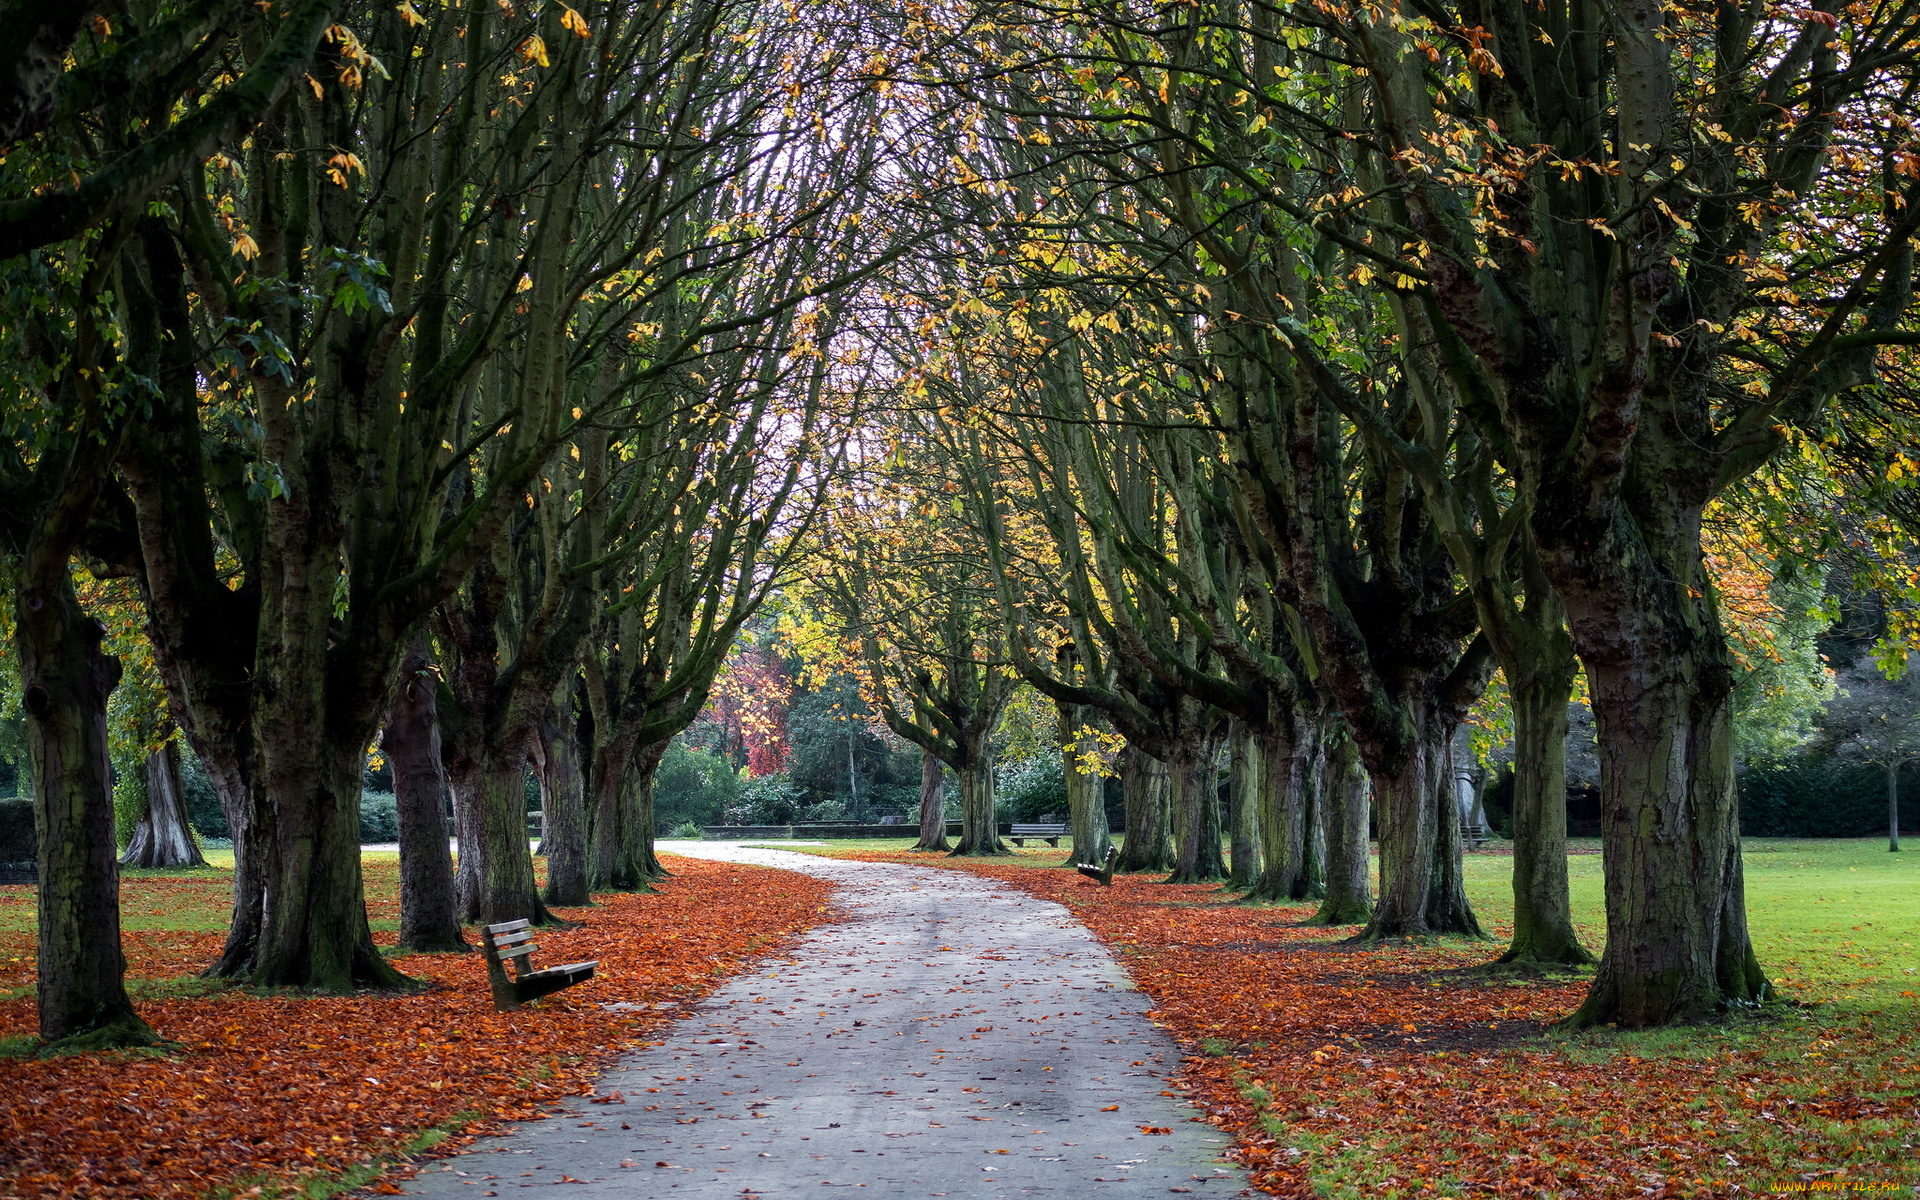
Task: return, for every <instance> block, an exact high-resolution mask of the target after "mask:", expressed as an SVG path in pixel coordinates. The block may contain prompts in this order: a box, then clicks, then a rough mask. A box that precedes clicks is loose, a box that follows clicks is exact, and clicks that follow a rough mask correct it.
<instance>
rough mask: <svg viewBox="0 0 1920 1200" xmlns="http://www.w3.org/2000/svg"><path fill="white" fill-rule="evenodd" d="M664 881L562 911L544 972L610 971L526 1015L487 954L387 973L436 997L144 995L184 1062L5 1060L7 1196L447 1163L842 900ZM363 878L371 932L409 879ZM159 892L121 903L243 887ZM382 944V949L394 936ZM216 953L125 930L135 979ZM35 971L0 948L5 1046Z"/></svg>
mask: <svg viewBox="0 0 1920 1200" xmlns="http://www.w3.org/2000/svg"><path fill="white" fill-rule="evenodd" d="M672 870H673V871H674V875H673V876H672V877H671V878H669V879H667V880H665V881H663V882H662V883H660V884H659V885H657V886H658V888H659V891H658V893H657V894H653V895H619V896H608V897H602V900H603V905H602V906H601V907H596V908H590V909H567V910H563V911H562V912H561V914H560V915H562V916H564V917H565V918H566V919H567V920H569V921H571V922H577V925H576V926H575V927H573V928H566V929H547V930H541V931H540V935H539V941H540V947H541V953H542V955H543V956H544V960H545V961H552V962H567V961H576V960H579V959H588V958H597V959H599V960H600V968H599V971H598V973H597V974H596V976H595V978H594V979H592V980H590V981H589V982H587V983H585V984H582V985H580V986H578V987H574V988H571V989H569V990H567V991H565V992H561V993H559V994H558V995H557V996H554V997H551V998H549V999H547V1000H543V1001H541V1002H539V1003H538V1004H536V1005H534V1006H532V1007H528V1008H523V1009H520V1010H518V1011H516V1012H508V1013H496V1012H494V1011H493V1005H492V1001H491V999H490V993H489V992H488V989H487V981H486V968H485V964H484V963H483V961H482V960H481V957H480V955H479V954H478V953H474V954H463V955H444V954H435V955H405V956H400V957H397V958H396V959H394V963H395V965H396V966H397V967H399V969H400V970H401V971H403V972H405V973H407V974H408V975H411V976H413V977H414V978H416V979H418V980H421V981H422V982H423V983H426V984H428V985H429V986H428V988H427V990H424V991H421V992H418V993H413V994H401V995H391V994H386V995H381V994H360V995H350V996H315V995H306V994H291V993H289V994H256V993H251V992H247V991H242V990H224V991H218V992H215V993H212V994H206V995H197V996H195V995H190V994H189V995H182V996H178V997H174V998H164V999H152V1000H148V1001H137V1002H136V1003H137V1006H138V1008H139V1009H140V1012H141V1014H142V1015H143V1016H145V1017H146V1018H147V1020H148V1021H149V1022H150V1023H152V1024H153V1026H154V1027H155V1028H156V1029H157V1030H159V1031H160V1033H161V1034H162V1035H163V1036H165V1037H167V1038H169V1039H171V1040H172V1041H173V1042H174V1043H176V1047H175V1048H173V1049H171V1050H169V1051H167V1052H164V1053H160V1054H153V1053H144V1052H143V1053H129V1054H87V1055H74V1056H67V1057H58V1058H47V1059H28V1058H10V1059H0V1195H4V1196H7V1197H16V1196H18V1197H39V1196H49V1197H51V1196H60V1197H69V1196H89V1197H101V1198H103V1200H107V1198H113V1200H119V1198H125V1200H135V1198H138V1200H161V1198H165V1197H188V1196H206V1195H210V1194H219V1193H221V1192H223V1191H226V1192H229V1193H233V1192H237V1193H238V1194H240V1195H245V1196H252V1195H261V1196H274V1195H280V1194H285V1193H288V1192H292V1191H295V1190H296V1189H297V1188H298V1187H299V1186H300V1185H301V1183H302V1182H303V1181H304V1180H310V1179H312V1178H314V1177H315V1176H319V1177H322V1178H337V1177H340V1176H342V1174H343V1173H347V1172H352V1173H354V1174H356V1175H361V1176H364V1175H366V1174H368V1173H369V1172H368V1166H367V1164H369V1163H370V1162H371V1161H372V1160H375V1159H377V1158H384V1157H389V1156H394V1155H398V1154H400V1153H401V1152H403V1151H404V1150H406V1149H407V1148H408V1147H409V1146H410V1145H413V1144H414V1143H415V1139H416V1138H417V1136H418V1135H419V1134H420V1133H421V1132H422V1131H425V1130H436V1129H445V1128H448V1127H464V1128H462V1131H461V1132H460V1133H459V1134H458V1135H456V1136H454V1137H451V1138H448V1139H446V1140H443V1141H441V1142H440V1143H439V1146H438V1147H436V1149H441V1150H444V1149H449V1148H452V1147H454V1146H457V1145H461V1144H464V1143H465V1142H467V1141H469V1140H471V1138H473V1137H475V1136H478V1135H479V1134H481V1133H483V1132H485V1131H486V1130H487V1129H489V1128H491V1127H493V1126H495V1125H497V1124H498V1123H499V1122H502V1121H507V1120H523V1119H528V1118H537V1117H540V1116H541V1115H543V1113H544V1111H545V1110H546V1109H547V1107H548V1106H550V1105H552V1104H553V1103H555V1102H557V1101H558V1100H560V1099H561V1098H562V1097H564V1096H566V1095H569V1094H580V1093H584V1092H590V1091H591V1080H592V1078H593V1076H594V1075H595V1074H596V1073H597V1072H598V1070H599V1068H600V1067H601V1066H602V1065H604V1064H605V1063H606V1062H607V1060H609V1059H610V1058H611V1057H613V1056H614V1055H616V1054H618V1053H619V1052H620V1051H622V1050H624V1049H626V1048H628V1047H630V1046H633V1045H635V1044H636V1043H639V1042H642V1041H644V1040H646V1039H647V1038H648V1037H650V1036H653V1035H654V1034H656V1033H657V1032H658V1031H659V1030H660V1028H661V1027H662V1026H663V1025H665V1024H666V1023H667V1022H669V1021H671V1020H672V1019H673V1017H674V1016H675V1014H676V1010H677V1008H678V1007H680V1006H684V1005H686V1004H688V1003H690V1002H692V1001H694V1000H696V999H698V998H699V997H700V996H702V995H704V994H706V993H707V992H708V991H710V990H711V989H712V988H713V986H714V985H715V984H716V983H717V982H718V981H719V980H720V979H722V978H723V977H725V976H727V975H729V974H731V973H734V972H736V971H738V970H740V969H741V968H742V967H744V966H745V965H746V963H747V962H748V961H749V960H750V959H751V958H753V957H756V956H758V955H759V954H762V953H764V952H766V951H768V950H771V949H774V948H776V947H777V946H778V945H779V944H780V943H781V942H782V941H784V940H785V939H788V938H790V937H792V936H794V935H796V934H798V933H800V932H802V931H803V930H805V929H807V928H809V927H811V926H813V925H815V924H817V923H818V922H819V921H820V920H821V919H822V917H823V915H824V914H825V912H826V898H827V894H828V892H829V890H830V885H829V884H827V883H825V882H823V881H820V880H816V879H813V878H811V877H808V876H804V875H799V874H795V873H792V872H787V871H775V870H768V869H765V868H758V867H746V866H740V865H733V864H720V863H709V862H703V861H701V860H697V859H675V860H673V861H672ZM367 875H368V892H369V902H368V911H369V916H370V918H372V919H373V920H374V923H375V927H376V929H377V928H379V926H380V925H381V924H387V923H390V918H392V917H394V916H397V915H398V912H397V909H398V901H397V899H396V894H397V866H396V865H395V864H393V863H392V862H390V861H389V862H386V863H382V862H381V861H380V860H378V859H372V858H370V859H369V861H368V866H367ZM152 882H153V881H151V880H147V879H141V878H138V877H135V878H130V879H129V880H127V881H126V882H125V883H124V884H123V892H124V893H125V894H127V895H128V896H129V897H130V899H131V901H132V907H134V908H135V910H136V911H140V912H142V913H144V914H146V919H147V920H148V921H153V922H158V921H160V920H161V919H162V914H163V913H164V910H165V906H166V904H167V903H174V904H176V905H177V906H179V907H181V908H183V909H186V908H191V907H193V906H194V905H195V904H196V903H197V904H201V905H204V904H205V903H207V902H208V899H209V897H214V898H216V899H217V894H218V893H220V892H221V891H223V890H224V889H225V888H226V887H227V886H229V882H230V877H229V876H226V875H224V874H222V873H218V872H206V873H203V874H200V875H198V876H196V877H180V876H175V877H170V878H168V879H166V880H165V881H164V886H161V887H151V886H150V884H151V883H152ZM196 889H197V890H196ZM5 893H6V894H4V895H0V918H4V917H6V916H13V917H17V916H18V912H17V910H18V908H19V907H20V906H21V905H23V904H24V905H25V906H27V907H28V908H29V909H30V907H31V905H32V902H33V897H32V889H30V888H8V889H5ZM156 897H160V898H159V899H156ZM168 897H170V899H168ZM8 909H13V910H15V911H13V912H11V913H9V912H7V910H8ZM11 924H12V923H8V924H0V929H7V928H10V927H11ZM28 924H29V925H30V922H29V923H28ZM374 940H375V941H376V942H380V943H382V944H385V945H391V944H392V943H393V941H394V935H393V934H392V933H390V932H388V933H378V932H377V933H376V934H375V935H374ZM220 943H221V934H219V933H216V932H205V931H194V930H188V931H182V932H177V933H168V932H165V931H162V930H157V929H149V930H146V931H143V932H136V933H129V934H128V935H127V957H128V961H129V974H130V976H133V977H137V976H142V975H152V976H159V977H164V976H169V975H173V976H177V975H179V974H181V973H183V972H185V971H189V970H196V969H198V968H200V967H203V966H204V965H205V964H206V963H207V962H209V961H210V960H211V959H212V958H213V957H214V956H215V954H217V953H218V951H219V948H220ZM23 963H24V966H23ZM32 963H33V942H32V937H31V934H30V933H19V932H0V987H6V988H9V989H12V990H13V991H14V992H19V991H21V990H23V989H24V991H25V993H26V995H25V997H24V998H14V999H8V1000H0V1039H15V1038H19V1037H21V1036H22V1035H26V1034H30V1033H31V1032H32V1030H33V1025H34V1012H33V1001H32V999H31V984H32ZM136 990H137V991H138V990H140V989H136ZM150 990H158V991H166V990H167V989H164V988H163V989H150ZM180 990H182V991H186V992H191V991H193V990H194V989H191V988H184V989H180ZM609 1005H612V1006H614V1007H606V1006H609ZM353 1182H359V1180H358V1179H355V1180H353ZM383 1188H385V1189H387V1190H391V1188H390V1185H381V1184H375V1190H376V1191H378V1190H382V1189H383Z"/></svg>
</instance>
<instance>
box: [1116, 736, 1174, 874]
mask: <svg viewBox="0 0 1920 1200" xmlns="http://www.w3.org/2000/svg"><path fill="white" fill-rule="evenodd" d="M1120 791H1121V796H1122V799H1123V803H1124V804H1125V806H1126V812H1127V830H1126V837H1125V840H1124V841H1122V842H1121V844H1120V861H1119V862H1118V863H1117V864H1115V868H1114V869H1115V870H1119V871H1170V870H1172V869H1173V822H1172V819H1171V813H1170V811H1169V803H1168V801H1169V796H1168V791H1169V789H1168V779H1167V766H1166V764H1165V763H1163V762H1161V761H1160V760H1159V759H1156V758H1154V757H1153V756H1152V755H1150V754H1148V753H1147V752H1146V751H1144V750H1140V749H1137V748H1135V747H1133V746H1128V747H1126V748H1125V749H1124V750H1122V751H1121V752H1120Z"/></svg>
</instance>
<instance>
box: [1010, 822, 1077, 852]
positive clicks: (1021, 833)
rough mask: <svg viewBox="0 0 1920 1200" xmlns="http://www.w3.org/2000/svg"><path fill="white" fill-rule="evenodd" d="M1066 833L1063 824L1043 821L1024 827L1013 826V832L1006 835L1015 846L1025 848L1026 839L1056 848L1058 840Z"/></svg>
mask: <svg viewBox="0 0 1920 1200" xmlns="http://www.w3.org/2000/svg"><path fill="white" fill-rule="evenodd" d="M1066 832H1067V826H1066V823H1065V822H1060V823H1058V824H1049V823H1047V822H1043V821H1035V822H1031V823H1029V824H1026V825H1015V826H1014V827H1013V832H1012V833H1010V834H1008V835H1007V838H1008V840H1009V841H1011V842H1012V843H1013V844H1014V845H1016V846H1025V845H1026V844H1027V839H1028V838H1039V839H1040V840H1041V841H1043V842H1045V843H1046V844H1047V845H1049V846H1055V847H1057V846H1059V845H1060V839H1061V838H1062V837H1064V836H1065V835H1066Z"/></svg>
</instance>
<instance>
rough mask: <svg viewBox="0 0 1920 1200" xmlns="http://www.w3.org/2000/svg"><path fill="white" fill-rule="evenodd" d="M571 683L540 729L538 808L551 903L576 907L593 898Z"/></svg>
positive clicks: (547, 893)
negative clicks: (552, 717) (552, 716)
mask: <svg viewBox="0 0 1920 1200" xmlns="http://www.w3.org/2000/svg"><path fill="white" fill-rule="evenodd" d="M571 691H572V689H571V688H570V687H569V688H568V689H567V691H566V692H565V693H563V695H562V703H561V705H560V706H559V707H558V709H557V711H556V715H557V718H558V719H557V721H554V722H550V723H548V724H546V725H545V726H544V727H543V728H542V731H541V738H540V741H541V746H542V748H543V753H542V759H543V761H542V763H541V766H540V812H541V822H542V824H543V825H544V826H545V833H544V835H543V836H542V837H541V850H542V851H543V852H544V853H545V854H546V856H547V888H546V891H545V892H544V893H542V896H543V898H544V899H545V900H546V902H547V903H548V904H550V905H555V906H564V907H568V908H578V907H580V906H582V905H587V904H592V903H593V897H592V895H591V894H590V893H589V891H588V888H587V798H586V781H585V780H584V779H583V778H582V777H581V771H580V737H579V725H578V722H576V721H575V720H574V713H573V706H572V704H571V703H568V702H567V701H568V699H569V698H570V696H571Z"/></svg>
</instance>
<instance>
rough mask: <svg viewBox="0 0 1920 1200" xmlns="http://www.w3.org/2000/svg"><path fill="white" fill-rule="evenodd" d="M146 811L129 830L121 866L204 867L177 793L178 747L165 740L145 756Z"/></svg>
mask: <svg viewBox="0 0 1920 1200" xmlns="http://www.w3.org/2000/svg"><path fill="white" fill-rule="evenodd" d="M146 770H147V811H146V812H144V813H142V814H141V816H140V823H139V824H137V825H135V826H134V827H133V837H132V838H131V839H130V840H129V841H128V843H127V852H126V853H125V854H123V855H121V856H120V865H121V866H123V867H204V866H206V865H207V860H206V859H205V858H204V857H203V856H202V855H201V853H200V845H199V843H198V842H195V841H194V840H193V829H192V827H191V826H190V825H188V823H187V805H186V800H185V798H184V797H183V796H182V795H181V790H180V744H179V743H178V742H177V741H175V740H174V739H172V738H168V739H167V742H166V744H165V745H163V746H161V747H160V748H159V749H158V750H154V751H152V752H150V753H149V754H148V755H147V763H146Z"/></svg>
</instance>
